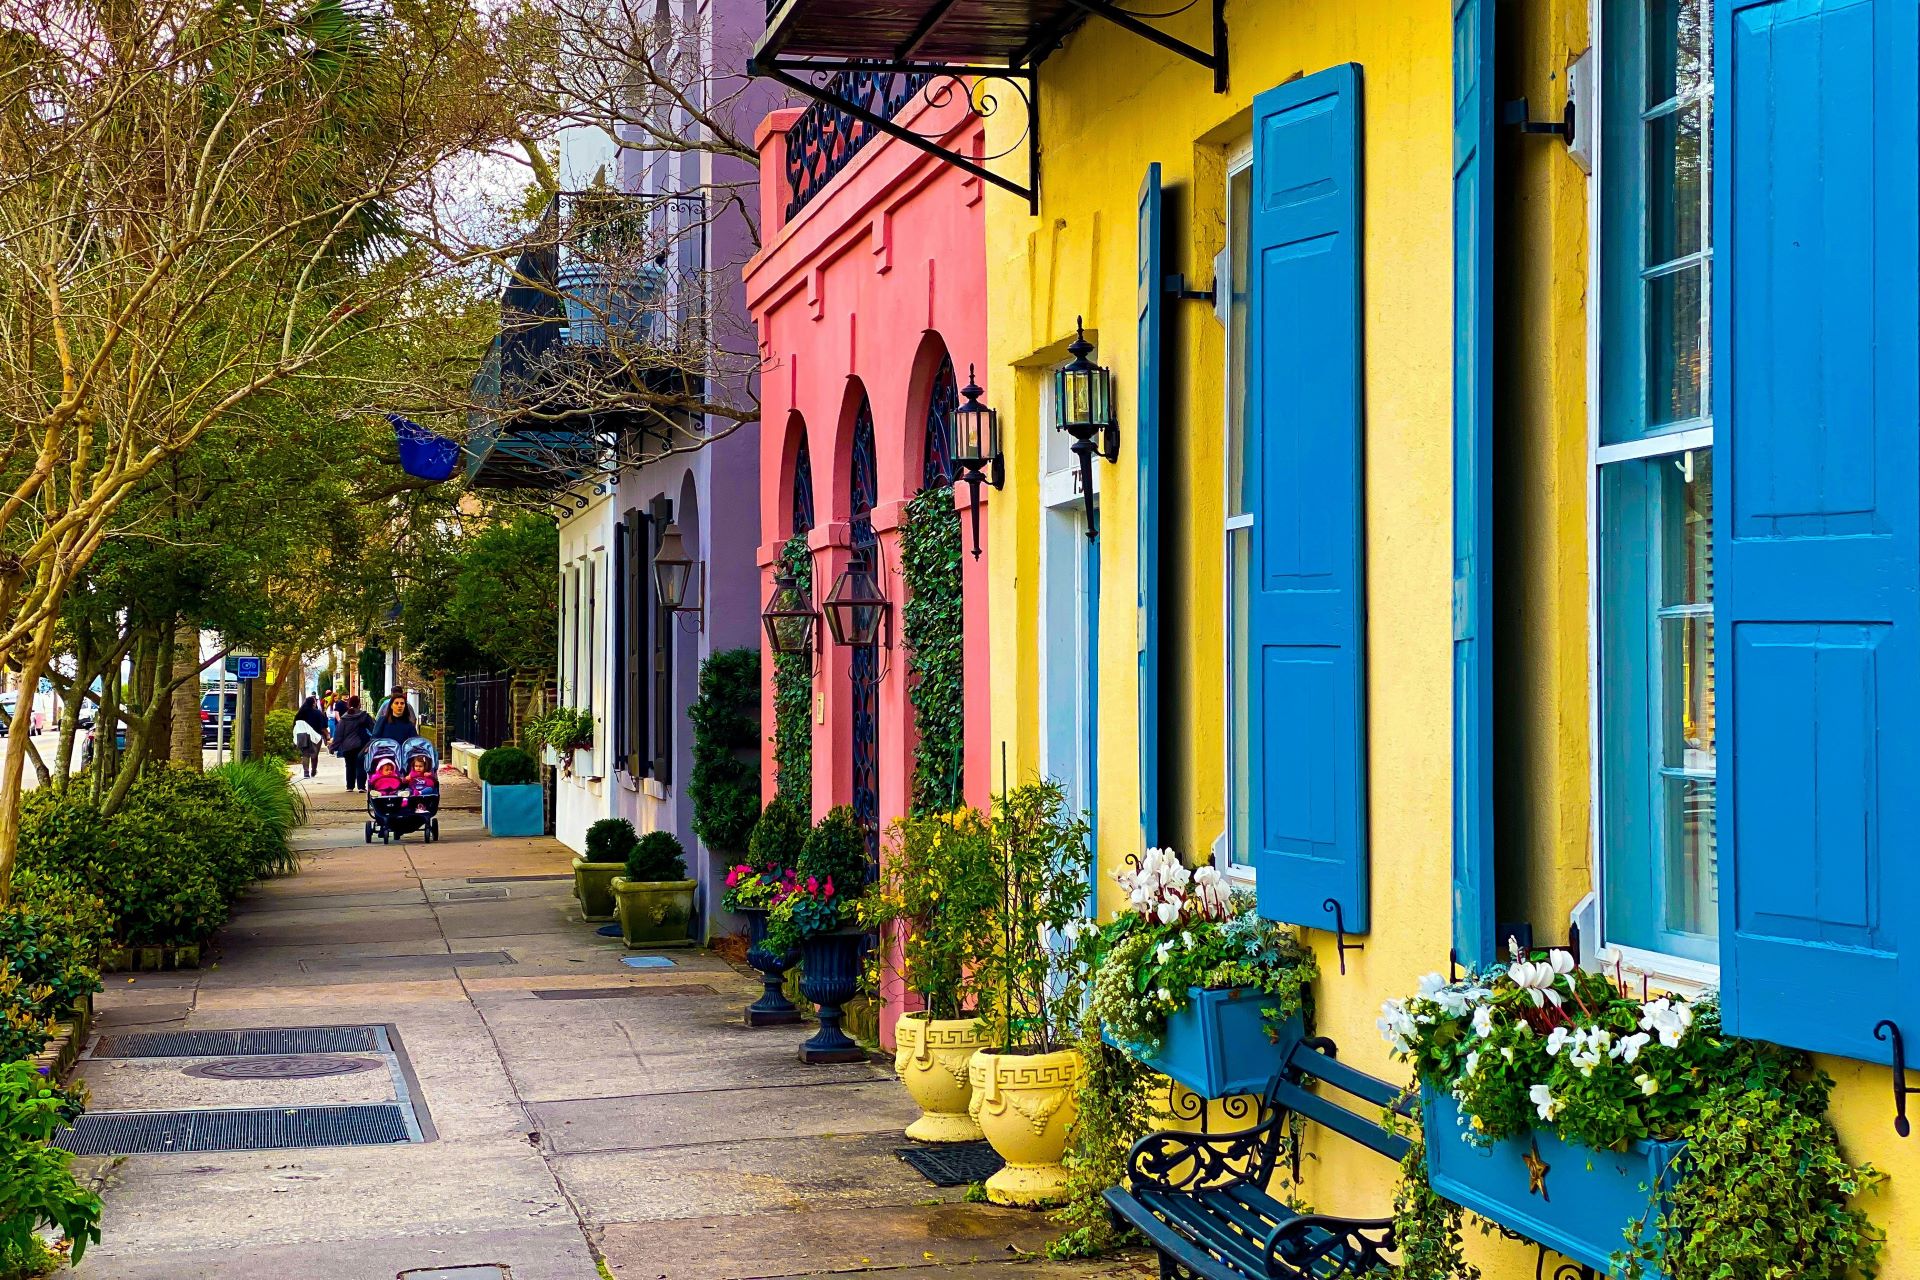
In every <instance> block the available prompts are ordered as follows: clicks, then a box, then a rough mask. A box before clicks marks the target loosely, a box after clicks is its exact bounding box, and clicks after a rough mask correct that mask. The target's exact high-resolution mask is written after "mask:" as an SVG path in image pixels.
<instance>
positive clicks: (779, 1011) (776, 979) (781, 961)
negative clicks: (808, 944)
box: [740, 907, 800, 1027]
mask: <svg viewBox="0 0 1920 1280" xmlns="http://www.w3.org/2000/svg"><path fill="white" fill-rule="evenodd" d="M740 914H741V915H743V916H745V917H746V919H747V940H748V943H749V946H748V947H747V963H748V964H750V965H752V966H753V967H754V968H755V969H757V970H759V971H760V979H761V981H762V983H764V984H765V987H766V990H765V992H764V993H763V994H762V995H761V997H760V998H759V999H758V1000H755V1001H754V1002H753V1003H752V1004H750V1005H748V1006H747V1025H748V1026H750V1027H782V1026H791V1025H792V1024H794V1023H796V1022H798V1021H800V1010H799V1008H798V1006H796V1005H795V1004H794V1003H793V1001H791V1000H789V999H787V996H786V990H785V988H786V979H787V970H788V969H790V968H792V967H793V962H794V961H795V960H797V959H799V956H798V955H797V954H796V953H794V952H791V951H789V952H788V953H787V954H785V955H775V954H774V953H773V952H771V951H769V950H767V945H766V943H767V911H766V908H765V907H749V908H747V909H746V910H744V911H742V912H741V913H740Z"/></svg>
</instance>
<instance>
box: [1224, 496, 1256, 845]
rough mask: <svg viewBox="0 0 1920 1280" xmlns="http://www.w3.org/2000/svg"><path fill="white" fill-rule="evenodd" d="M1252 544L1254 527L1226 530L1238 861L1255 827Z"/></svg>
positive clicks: (1231, 803)
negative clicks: (1250, 695) (1250, 690)
mask: <svg viewBox="0 0 1920 1280" xmlns="http://www.w3.org/2000/svg"><path fill="white" fill-rule="evenodd" d="M1252 547H1253V530H1252V529H1251V528H1240V529H1229V530H1228V531H1227V592H1228V605H1227V743H1228V746H1227V768H1228V785H1227V850H1228V854H1229V857H1230V859H1231V861H1232V862H1233V864H1234V865H1235V866H1240V867H1244V866H1248V865H1250V864H1251V855H1252V850H1253V829H1252V826H1251V823H1250V820H1249V817H1248V807H1247V801H1248V797H1250V796H1251V795H1252V794H1253V792H1252V789H1251V788H1252V777H1251V775H1250V774H1249V773H1248V764H1247V759H1248V747H1249V738H1248V730H1249V724H1250V722H1251V720H1252V718H1253V717H1252V716H1251V715H1249V714H1248V710H1247V674H1248V670H1249V664H1250V663H1251V661H1252V653H1251V651H1250V649H1249V647H1248V633H1247V566H1248V563H1249V561H1250V558H1251V553H1252Z"/></svg>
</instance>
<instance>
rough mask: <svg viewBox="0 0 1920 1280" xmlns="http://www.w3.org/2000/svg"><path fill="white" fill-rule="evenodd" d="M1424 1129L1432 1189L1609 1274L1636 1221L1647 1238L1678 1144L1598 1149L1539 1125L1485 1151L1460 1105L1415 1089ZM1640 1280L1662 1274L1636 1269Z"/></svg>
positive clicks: (1670, 1180) (1424, 1089) (1675, 1165)
mask: <svg viewBox="0 0 1920 1280" xmlns="http://www.w3.org/2000/svg"><path fill="white" fill-rule="evenodd" d="M1420 1098H1421V1115H1422V1117H1423V1123H1424V1127H1425V1129H1426V1135H1427V1180H1428V1181H1429V1182H1430V1183H1432V1185H1433V1189H1434V1190H1435V1191H1437V1192H1439V1193H1440V1194H1441V1195H1443V1196H1445V1197H1446V1198H1447V1199H1449V1200H1451V1201H1453V1202H1454V1203H1455V1204H1457V1205H1460V1206H1462V1207H1463V1208H1466V1209H1470V1210H1472V1211H1473V1212H1474V1213H1477V1214H1479V1215H1480V1216H1481V1217H1483V1218H1486V1219H1488V1220H1489V1221H1491V1222H1496V1223H1499V1224H1500V1225H1501V1226H1503V1227H1506V1228H1507V1229H1508V1230H1510V1231H1516V1232H1518V1233H1519V1234H1521V1235H1523V1236H1525V1237H1527V1239H1529V1240H1537V1241H1539V1242H1540V1243H1541V1244H1544V1245H1546V1246H1547V1247H1548V1248H1550V1249H1554V1250H1557V1251H1559V1252H1560V1253H1563V1254H1565V1255H1566V1256H1567V1257H1569V1258H1572V1259H1573V1260H1574V1261H1576V1262H1582V1263H1585V1264H1586V1265H1587V1266H1589V1267H1593V1268H1595V1269H1596V1270H1598V1271H1600V1272H1601V1273H1603V1274H1605V1273H1607V1269H1608V1266H1609V1260H1610V1259H1611V1258H1612V1257H1613V1255H1614V1254H1616V1253H1619V1252H1621V1251H1622V1250H1624V1249H1625V1248H1626V1247H1627V1234H1626V1233H1627V1228H1628V1227H1629V1226H1631V1225H1633V1224H1635V1223H1638V1224H1639V1225H1640V1239H1641V1240H1643V1241H1644V1240H1648V1239H1651V1238H1652V1236H1653V1228H1654V1222H1655V1219H1657V1218H1658V1217H1659V1209H1660V1208H1661V1207H1664V1206H1663V1205H1656V1204H1655V1203H1654V1201H1655V1198H1656V1195H1658V1196H1659V1197H1660V1198H1661V1199H1662V1200H1664V1196H1665V1190H1666V1189H1667V1188H1669V1187H1671V1186H1672V1185H1673V1179H1674V1177H1675V1176H1676V1174H1677V1171H1678V1161H1679V1159H1680V1157H1681V1156H1682V1155H1683V1154H1684V1153H1685V1151H1686V1146H1687V1144H1686V1143H1684V1142H1636V1143H1634V1144H1633V1145H1632V1146H1631V1147H1630V1148H1628V1149H1627V1150H1625V1151H1595V1150H1594V1149H1593V1148H1592V1147H1584V1146H1580V1145H1577V1144H1575V1143H1571V1142H1566V1141H1563V1140H1562V1139H1561V1138H1559V1137H1558V1136H1557V1135H1555V1134H1554V1133H1553V1131H1552V1130H1550V1129H1547V1128H1544V1127H1543V1128H1536V1129H1535V1130H1534V1131H1533V1133H1532V1134H1531V1135H1529V1136H1528V1137H1524V1138H1505V1139H1502V1140H1501V1141H1499V1142H1496V1143H1494V1144H1493V1145H1492V1146H1490V1147H1483V1146H1479V1145H1476V1144H1475V1143H1472V1142H1469V1141H1467V1140H1466V1136H1465V1135H1466V1130H1464V1129H1462V1128H1461V1127H1460V1106H1459V1104H1458V1103H1456V1102H1455V1101H1454V1100H1453V1096H1452V1095H1451V1094H1447V1093H1442V1092H1440V1091H1438V1090H1436V1089H1434V1088H1432V1087H1430V1086H1428V1085H1426V1084H1422V1085H1421V1087H1420ZM1536 1149H1537V1151H1538V1153H1539V1155H1538V1158H1539V1160H1540V1162H1541V1163H1543V1164H1544V1165H1545V1166H1546V1171H1545V1173H1544V1174H1543V1175H1541V1176H1540V1178H1539V1180H1538V1181H1539V1186H1540V1190H1537V1191H1536V1190H1534V1189H1533V1188H1534V1183H1535V1179H1534V1176H1533V1175H1532V1174H1531V1173H1530V1172H1529V1170H1528V1168H1527V1163H1526V1162H1527V1157H1528V1156H1529V1155H1531V1154H1533V1152H1534V1151H1535V1150H1536ZM1629 1274H1630V1275H1632V1276H1634V1277H1639V1280H1657V1277H1658V1275H1659V1273H1658V1272H1653V1271H1649V1270H1647V1269H1646V1268H1645V1267H1635V1268H1634V1269H1633V1271H1632V1272H1630V1273H1629Z"/></svg>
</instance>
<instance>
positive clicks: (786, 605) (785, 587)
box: [760, 573, 820, 653]
mask: <svg viewBox="0 0 1920 1280" xmlns="http://www.w3.org/2000/svg"><path fill="white" fill-rule="evenodd" d="M819 621H820V614H819V613H818V612H817V611H816V610H815V609H814V607H813V601H812V600H811V599H810V598H809V597H808V595H807V593H806V592H805V591H803V590H801V588H800V580H799V579H798V578H795V577H794V576H793V575H792V574H791V573H777V574H775V575H774V578H773V591H772V592H771V593H770V594H769V595H768V596H767V607H766V608H764V609H762V610H761V611H760V623H761V625H762V626H764V627H765V628H766V629H767V645H768V647H769V648H771V649H772V650H773V651H774V652H775V653H815V652H818V651H819V648H820V634H819V632H818V631H816V630H815V629H814V624H815V623H817V622H819Z"/></svg>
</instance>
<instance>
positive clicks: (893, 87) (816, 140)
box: [787, 71, 932, 218]
mask: <svg viewBox="0 0 1920 1280" xmlns="http://www.w3.org/2000/svg"><path fill="white" fill-rule="evenodd" d="M931 78H932V77H931V76H929V75H927V74H926V73H924V72H912V73H907V72H898V71H892V72H876V71H842V72H840V73H839V74H838V75H836V76H834V77H833V79H832V80H830V81H828V83H827V86H826V92H827V96H828V97H830V98H832V99H833V100H834V101H833V102H823V101H821V102H815V103H814V104H813V105H812V106H810V107H808V108H807V109H806V111H805V112H804V113H802V114H801V116H800V118H799V119H798V120H796V121H794V123H793V127H792V128H790V129H788V130H787V188H788V189H789V190H790V191H792V192H793V196H792V198H791V199H790V200H788V201H787V217H788V218H792V217H794V216H795V215H796V214H798V213H799V212H800V211H801V210H802V209H804V208H806V207H807V202H808V201H810V200H812V199H813V198H814V197H815V196H817V195H819V194H820V192H821V191H823V190H824V189H825V188H826V186H827V184H828V183H830V182H832V181H833V179H834V175H836V174H838V173H839V172H840V171H841V170H842V169H844V168H846V167H847V162H848V161H849V160H852V159H853V158H854V156H856V155H858V154H859V153H860V148H862V147H864V146H866V145H867V144H868V143H869V142H872V141H873V140H874V139H875V138H877V137H880V136H881V133H880V130H878V129H876V128H874V127H873V125H872V124H870V123H868V122H866V121H864V120H860V119H857V118H856V117H855V116H854V115H853V114H852V113H851V112H849V111H848V110H847V109H846V108H845V107H842V106H839V105H837V104H838V103H841V102H850V103H852V104H854V105H855V106H858V107H862V108H865V109H866V110H867V111H869V112H871V113H872V114H874V115H877V116H879V117H881V118H882V119H884V120H891V119H893V117H894V115H895V114H896V113H897V112H899V111H900V109H901V108H903V107H905V106H906V105H907V104H908V103H909V102H912V101H913V99H914V97H915V96H916V95H917V94H919V93H920V91H921V90H922V89H925V88H926V87H927V82H928V80H930V79H931Z"/></svg>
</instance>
